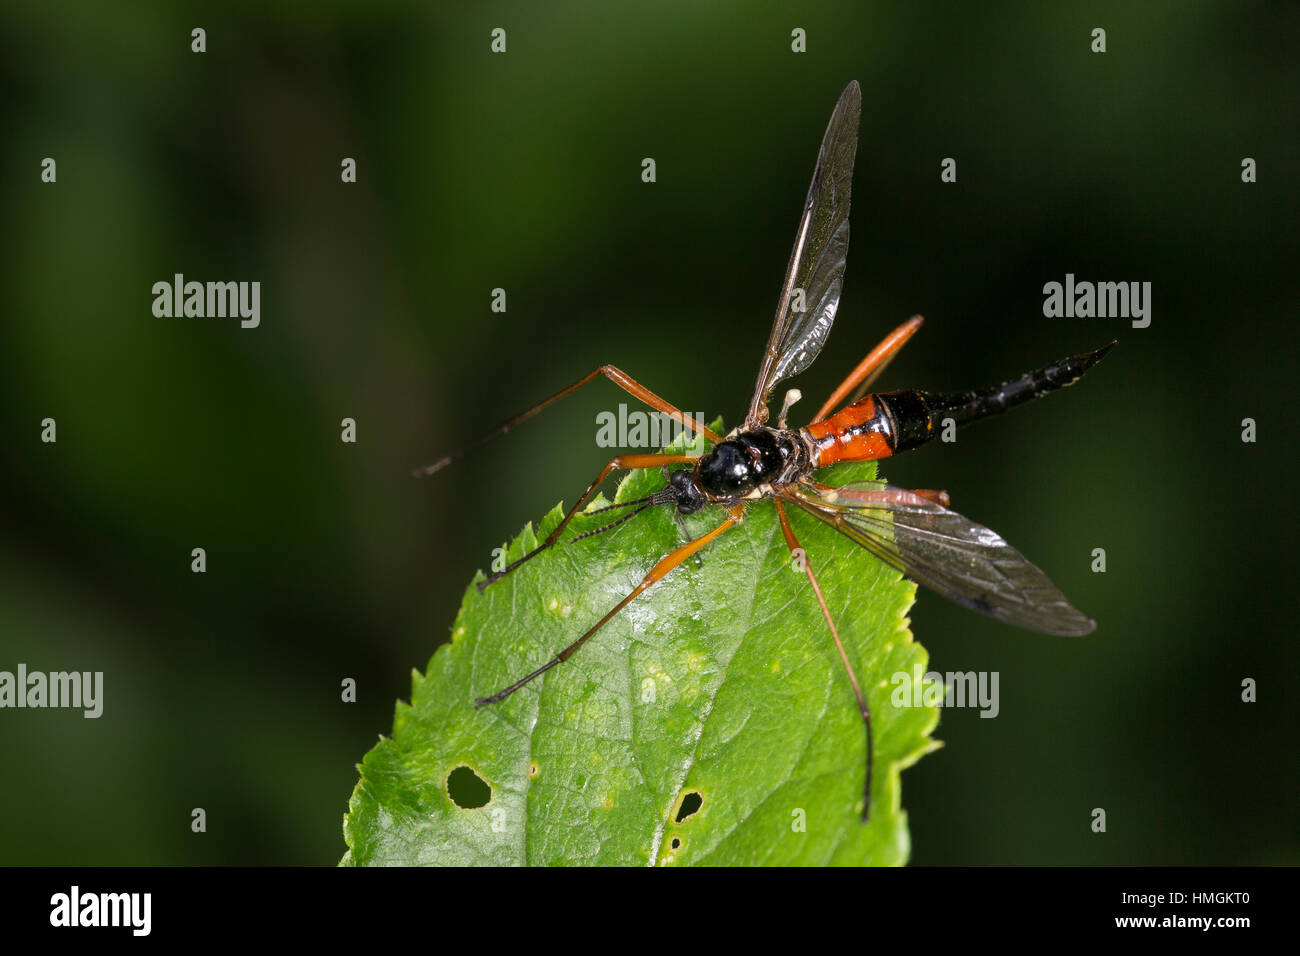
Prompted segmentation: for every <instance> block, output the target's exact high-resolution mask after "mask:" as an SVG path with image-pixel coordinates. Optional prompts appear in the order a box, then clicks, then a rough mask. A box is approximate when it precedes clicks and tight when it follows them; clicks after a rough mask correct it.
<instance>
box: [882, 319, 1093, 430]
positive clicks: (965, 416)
mask: <svg viewBox="0 0 1300 956" xmlns="http://www.w3.org/2000/svg"><path fill="white" fill-rule="evenodd" d="M1114 344H1115V343H1114V342H1112V343H1111V344H1110V345H1106V346H1103V347H1102V348H1099V349H1098V350H1097V351H1095V352H1089V353H1088V354H1086V355H1075V356H1072V357H1070V358H1065V359H1061V360H1060V361H1059V362H1053V363H1052V364H1051V365H1045V366H1043V367H1042V368H1040V369H1035V370H1034V371H1032V372H1026V373H1025V374H1024V375H1021V376H1020V377H1019V378H1013V379H1012V380H1011V381H1009V382H1003V383H1002V384H1001V385H992V386H989V387H988V388H980V389H974V390H972V391H969V392H943V393H938V394H931V393H928V392H911V391H903V392H886V393H884V394H881V395H877V396H875V398H876V404H877V405H878V406H880V407H881V408H882V410H883V411H884V412H885V413H887V414H888V415H889V416H890V417H891V418H892V419H893V425H894V441H893V444H892V446H891V447H892V449H893V451H894V452H895V453H896V452H900V451H907V450H908V449H909V448H915V447H917V446H918V445H924V444H925V443H926V442H928V441H929V440H930V439H932V438H933V437H934V436H935V435H936V434H937V433H938V432H939V431H941V430H942V428H943V427H944V423H945V420H946V419H951V420H952V422H953V424H955V425H966V424H969V423H970V422H974V421H978V420H979V419H981V418H987V417H988V416H990V415H1000V414H1001V413H1002V412H1005V411H1006V410H1007V409H1009V408H1014V407H1015V406H1016V405H1022V404H1024V403H1025V402H1028V401H1032V400H1033V399H1035V398H1039V397H1041V396H1043V395H1046V394H1047V393H1048V392H1054V391H1056V390H1057V389H1059V388H1065V387H1066V386H1068V385H1073V384H1074V383H1075V382H1077V381H1078V380H1079V379H1080V378H1082V377H1083V373H1084V372H1086V371H1088V369H1089V368H1091V367H1092V366H1093V365H1095V364H1096V363H1097V362H1098V361H1099V360H1100V359H1101V357H1102V356H1103V355H1105V354H1106V352H1107V351H1108V350H1109V349H1110V347H1111V345H1114Z"/></svg>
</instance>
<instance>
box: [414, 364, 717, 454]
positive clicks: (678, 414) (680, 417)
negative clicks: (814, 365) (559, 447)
mask: <svg viewBox="0 0 1300 956" xmlns="http://www.w3.org/2000/svg"><path fill="white" fill-rule="evenodd" d="M601 375H603V376H605V378H607V379H609V380H610V381H611V382H613V383H614V384H615V385H617V386H618V387H619V388H621V389H623V391H625V392H627V393H628V394H629V395H631V396H632V397H633V398H636V399H640V400H641V401H643V402H645V403H646V404H647V405H649V406H650V407H651V408H653V409H656V410H657V411H660V412H663V413H664V414H665V415H667V416H668V417H669V418H671V419H673V420H674V421H676V422H679V423H680V424H682V425H685V426H686V427H687V428H689V429H690V430H691V431H693V432H699V433H700V434H702V435H703V436H704V437H705V438H707V439H709V441H713V442H720V441H722V436H721V435H718V434H716V433H715V432H713V431H712V430H711V429H708V428H705V427H704V426H703V425H701V424H699V423H698V422H696V421H695V419H693V418H692V417H691V416H690V415H687V414H686V413H685V412H683V411H682V410H681V409H679V408H677V407H676V406H674V405H670V404H669V403H668V402H666V401H664V400H663V399H662V398H660V397H659V396H658V395H656V394H655V393H654V392H652V391H650V389H648V388H646V387H645V386H644V385H642V384H641V383H640V382H638V381H637V380H636V379H634V378H632V376H630V375H628V374H627V373H626V372H624V371H622V370H620V369H617V368H615V367H614V366H613V365H602V366H601V367H600V368H597V369H593V370H592V371H591V372H589V373H587V374H586V375H584V376H583V377H582V378H580V379H578V380H577V381H576V382H574V383H573V384H572V385H570V386H569V387H568V388H565V389H561V390H560V391H558V392H556V393H555V394H554V395H552V396H551V397H550V398H548V399H546V400H545V401H543V402H540V403H539V404H537V405H534V406H533V407H532V408H530V409H528V411H526V412H520V413H519V414H518V415H516V416H515V417H514V418H510V419H507V420H506V421H504V422H502V423H501V424H500V425H498V426H497V427H496V428H494V429H493V430H492V431H490V432H488V433H487V434H486V435H484V436H483V437H482V438H479V439H478V440H476V441H473V442H471V443H470V444H468V445H465V446H464V447H463V448H457V449H456V450H455V451H453V452H452V453H451V454H450V455H445V456H444V457H442V458H439V459H438V460H437V461H435V462H434V463H433V464H432V465H425V466H424V467H423V468H417V469H415V471H414V474H415V476H416V477H419V476H420V475H432V474H433V473H434V472H436V471H441V470H442V469H443V468H445V467H447V465H449V464H451V463H452V462H453V461H455V460H456V459H457V458H462V457H464V455H465V454H466V453H467V452H470V451H473V450H474V449H476V448H478V447H479V446H480V445H484V444H486V443H487V442H489V441H491V440H492V439H493V438H499V437H500V436H502V435H504V434H505V433H506V432H508V431H511V430H512V429H513V428H515V427H516V426H517V425H520V424H522V423H523V422H526V421H528V419H530V418H532V417H533V416H534V415H536V414H537V413H538V412H540V411H542V410H543V409H545V408H546V407H547V406H549V405H551V404H553V403H554V402H558V401H559V400H560V399H562V398H564V396H566V395H570V394H572V393H573V392H576V391H577V390H578V389H580V388H582V386H584V385H586V384H587V383H588V382H591V381H593V380H594V379H596V378H597V377H598V376H601Z"/></svg>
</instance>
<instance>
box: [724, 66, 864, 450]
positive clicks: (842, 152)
mask: <svg viewBox="0 0 1300 956" xmlns="http://www.w3.org/2000/svg"><path fill="white" fill-rule="evenodd" d="M861 113H862V90H861V88H860V87H859V86H858V82H857V80H854V81H853V82H852V83H850V84H849V85H848V86H846V87H845V88H844V92H843V93H841V94H840V100H839V102H838V103H836V104H835V112H834V113H832V114H831V121H830V123H829V124H828V125H827V127H826V135H825V136H824V137H822V146H821V151H820V152H818V154H817V166H816V168H815V169H813V177H812V184H811V185H810V186H809V187H808V198H807V199H806V200H804V207H803V217H802V218H801V219H800V220H799V230H798V232H796V233H795V239H794V250H793V251H792V252H791V253H790V265H789V266H788V267H787V268H786V272H785V282H784V283H783V284H782V286H781V298H780V300H779V301H778V302H777V306H776V320H775V321H774V322H773V323H772V334H771V336H770V337H769V338H768V341H767V349H766V350H765V351H764V352H763V362H762V364H761V365H760V366H759V369H758V381H757V382H755V384H754V397H753V398H752V399H751V400H750V403H749V414H748V415H747V416H746V417H745V424H746V427H750V428H752V427H754V426H755V425H759V424H762V422H763V421H765V420H766V419H767V416H768V410H767V403H768V399H769V398H770V397H771V394H772V389H773V387H774V386H775V385H776V383H777V382H779V381H781V380H782V379H785V378H789V377H790V376H791V375H795V374H798V373H799V372H802V371H803V370H804V369H806V368H807V367H808V366H809V365H811V364H812V363H813V359H815V358H817V353H818V352H820V351H821V349H822V346H823V345H825V344H826V337H827V336H828V335H830V332H831V325H832V324H834V322H835V312H836V311H837V310H838V308H839V304H840V288H841V286H842V285H843V284H844V262H845V258H846V257H847V256H848V252H849V193H850V191H851V190H852V188H853V160H854V157H855V156H856V154H857V150H858V118H859V116H860V115H861Z"/></svg>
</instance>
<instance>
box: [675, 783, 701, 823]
mask: <svg viewBox="0 0 1300 956" xmlns="http://www.w3.org/2000/svg"><path fill="white" fill-rule="evenodd" d="M703 803H704V798H703V797H701V796H700V795H699V794H698V793H696V792H695V791H694V790H692V791H691V792H690V793H688V794H686V796H684V797H682V805H681V806H680V807H678V808H677V822H678V823H681V822H682V821H683V820H685V819H686V818H687V817H689V816H690V815H691V814H692V813H695V812H696V811H697V810H699V809H700V807H701V806H702V805H703Z"/></svg>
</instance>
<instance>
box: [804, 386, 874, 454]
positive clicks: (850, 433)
mask: <svg viewBox="0 0 1300 956" xmlns="http://www.w3.org/2000/svg"><path fill="white" fill-rule="evenodd" d="M804 432H805V433H807V435H808V437H809V438H811V439H812V442H813V448H814V449H815V450H816V457H817V460H816V462H814V465H813V467H815V468H823V467H825V466H826V465H833V464H835V462H837V461H872V460H874V459H877V458H888V457H889V456H890V455H892V454H893V453H894V444H893V436H894V428H893V423H892V422H891V421H890V419H889V417H888V416H887V415H886V414H885V413H884V411H883V409H882V408H881V407H880V406H879V405H878V404H877V403H876V400H875V396H873V395H868V396H867V397H866V398H863V399H861V400H860V401H857V402H854V403H853V404H852V405H848V406H846V407H845V408H842V409H840V410H839V411H838V412H836V413H835V414H834V415H832V416H831V417H830V418H827V419H823V420H822V421H820V422H813V423H812V424H811V425H809V426H807V427H806V428H805V429H804Z"/></svg>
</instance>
